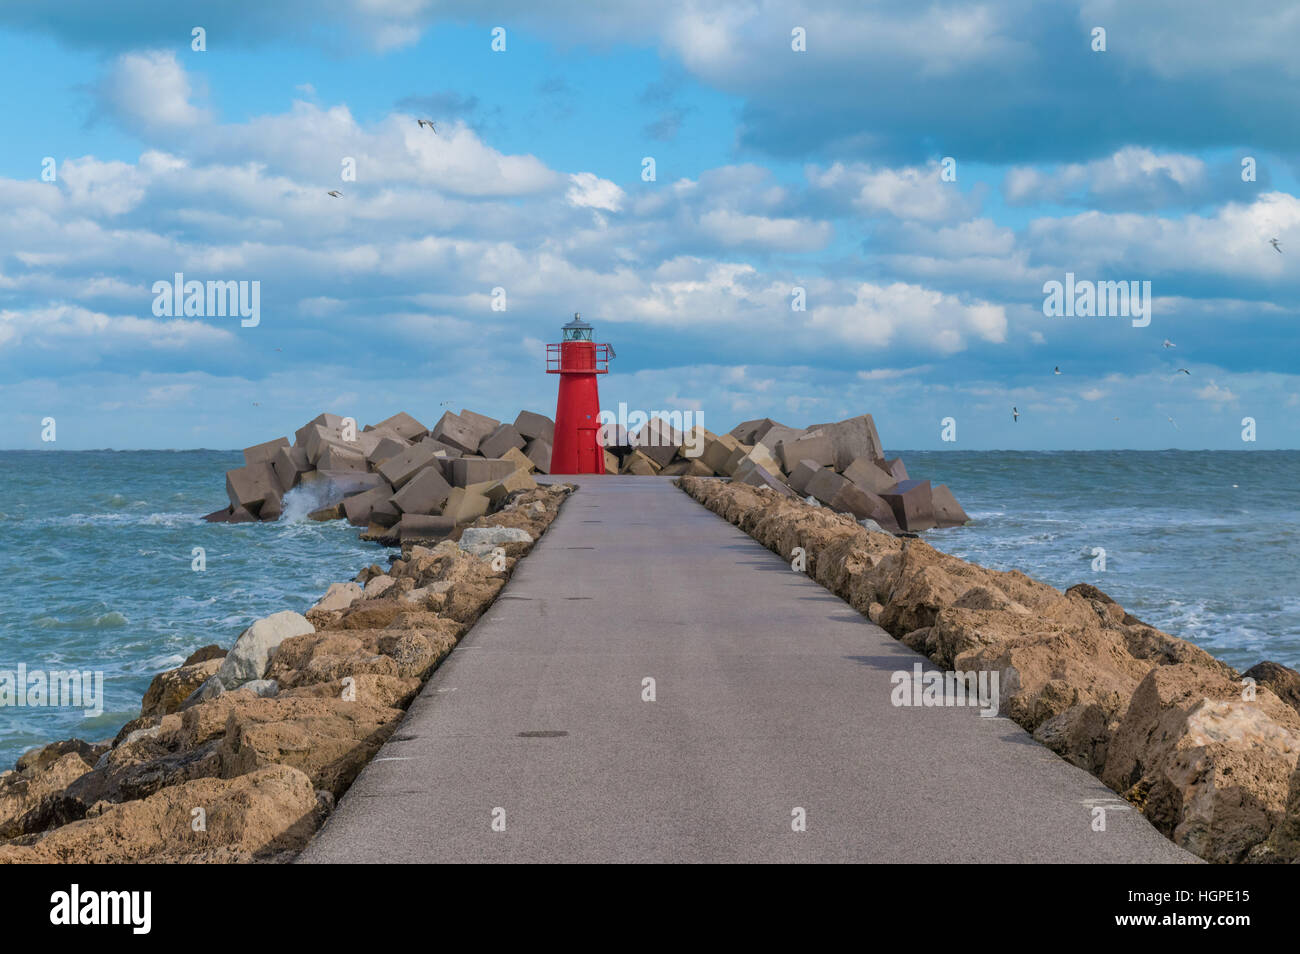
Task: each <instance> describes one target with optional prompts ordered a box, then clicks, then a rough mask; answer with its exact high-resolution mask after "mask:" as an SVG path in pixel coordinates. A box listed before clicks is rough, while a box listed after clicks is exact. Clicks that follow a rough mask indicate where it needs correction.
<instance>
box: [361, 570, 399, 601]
mask: <svg viewBox="0 0 1300 954" xmlns="http://www.w3.org/2000/svg"><path fill="white" fill-rule="evenodd" d="M396 583H397V581H396V580H395V579H393V578H392V577H391V576H372V577H371V578H370V582H369V583H367V584H366V590H365V598H366V599H368V600H373V599H375V598H376V597H378V596H383V595H384V594H385V593H387V592H388V591H389V590H391V589H392V588H393V586H394V585H396Z"/></svg>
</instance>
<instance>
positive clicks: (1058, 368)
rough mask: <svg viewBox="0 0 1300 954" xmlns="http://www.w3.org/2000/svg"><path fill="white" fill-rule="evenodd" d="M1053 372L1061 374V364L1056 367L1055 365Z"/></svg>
mask: <svg viewBox="0 0 1300 954" xmlns="http://www.w3.org/2000/svg"><path fill="white" fill-rule="evenodd" d="M1052 373H1053V374H1060V373H1061V366H1060V365H1059V364H1058V365H1057V366H1056V367H1054V368H1053V369H1052Z"/></svg>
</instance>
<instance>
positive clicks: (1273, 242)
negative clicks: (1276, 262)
mask: <svg viewBox="0 0 1300 954" xmlns="http://www.w3.org/2000/svg"><path fill="white" fill-rule="evenodd" d="M1268 244H1269V245H1271V246H1273V251H1275V252H1277V254H1279V255H1281V254H1282V246H1281V245H1279V244H1278V241H1277V239H1269V240H1268Z"/></svg>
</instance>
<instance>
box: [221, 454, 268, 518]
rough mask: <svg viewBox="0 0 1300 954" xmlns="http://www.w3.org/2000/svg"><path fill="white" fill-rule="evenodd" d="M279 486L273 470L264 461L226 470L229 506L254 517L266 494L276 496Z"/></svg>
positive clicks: (259, 509)
mask: <svg viewBox="0 0 1300 954" xmlns="http://www.w3.org/2000/svg"><path fill="white" fill-rule="evenodd" d="M279 486H280V484H279V481H278V480H277V479H276V476H275V471H274V470H272V469H271V465H270V464H268V463H265V462H262V463H257V464H247V465H245V466H243V467H238V468H236V469H235V470H228V471H226V496H227V497H229V498H230V506H231V507H232V508H234V509H235V510H239V509H241V508H242V509H244V510H246V511H248V512H249V513H250V514H252V515H253V516H254V517H256V516H257V515H258V513H259V512H260V511H261V509H262V504H263V503H265V502H266V499H267V497H268V496H271V495H273V494H275V495H277V496H278V494H279Z"/></svg>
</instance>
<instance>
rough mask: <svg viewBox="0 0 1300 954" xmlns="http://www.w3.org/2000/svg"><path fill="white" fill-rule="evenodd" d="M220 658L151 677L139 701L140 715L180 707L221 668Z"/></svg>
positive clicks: (160, 712)
mask: <svg viewBox="0 0 1300 954" xmlns="http://www.w3.org/2000/svg"><path fill="white" fill-rule="evenodd" d="M221 663H222V658H221V657H217V658H213V659H207V660H204V661H203V662H198V663H193V664H191V665H187V666H180V667H179V668H177V669H169V670H167V671H166V672H160V673H158V675H156V676H154V677H153V681H152V682H150V683H149V688H148V689H147V690H146V691H145V694H144V700H143V701H142V702H141V703H140V714H141V715H142V716H150V715H157V716H163V715H167V714H168V713H171V712H176V711H178V710H179V709H180V707H181V703H183V702H184V701H185V700H186V699H188V698H189V696H190V695H191V694H192V693H193V692H194V691H195V690H196V689H198V688H199V686H201V685H203V684H204V683H205V682H207V681H208V680H209V679H210V678H212V677H213V676H214V675H216V674H217V672H218V670H220V669H221Z"/></svg>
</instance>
